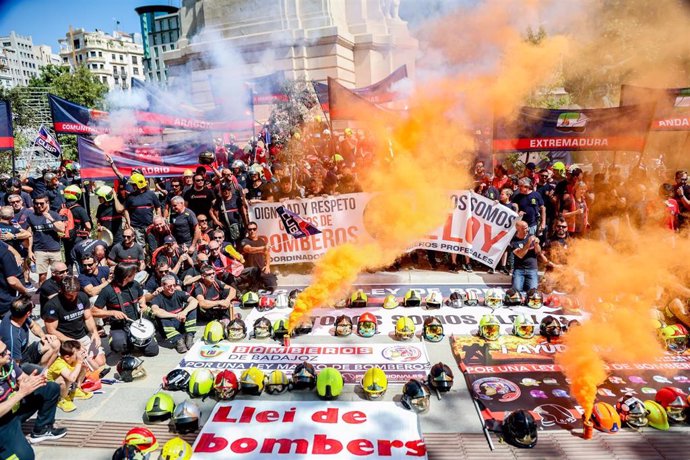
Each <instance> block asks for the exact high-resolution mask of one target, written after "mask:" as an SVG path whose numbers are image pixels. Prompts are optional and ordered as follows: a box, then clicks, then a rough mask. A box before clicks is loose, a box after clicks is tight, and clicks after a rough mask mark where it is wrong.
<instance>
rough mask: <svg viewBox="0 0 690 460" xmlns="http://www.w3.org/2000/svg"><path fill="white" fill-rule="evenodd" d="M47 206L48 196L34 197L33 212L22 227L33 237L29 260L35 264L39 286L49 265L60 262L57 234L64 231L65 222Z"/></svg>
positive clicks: (48, 204)
mask: <svg viewBox="0 0 690 460" xmlns="http://www.w3.org/2000/svg"><path fill="white" fill-rule="evenodd" d="M49 206H50V203H49V200H48V196H46V195H38V196H36V197H35V198H34V212H33V213H31V214H28V215H27V216H26V221H25V222H24V225H23V228H24V229H25V230H29V231H30V232H31V236H32V237H33V240H32V245H31V250H30V251H29V259H31V261H32V262H35V263H36V272H37V273H38V284H39V285H41V284H43V282H44V281H45V280H46V278H47V276H48V268H49V267H50V265H51V264H53V263H55V262H61V261H62V253H61V250H62V244H61V242H60V236H59V235H58V233H62V232H64V231H65V222H63V217H62V216H60V215H59V214H58V213H57V212H55V211H51V210H50V209H49Z"/></svg>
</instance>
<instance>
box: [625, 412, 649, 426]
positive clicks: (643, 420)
mask: <svg viewBox="0 0 690 460" xmlns="http://www.w3.org/2000/svg"><path fill="white" fill-rule="evenodd" d="M625 422H626V423H627V424H628V425H630V426H631V427H633V428H642V427H643V426H647V424H648V423H649V420H648V419H647V411H645V413H644V414H634V413H632V412H631V413H630V414H628V418H627V419H626V420H625Z"/></svg>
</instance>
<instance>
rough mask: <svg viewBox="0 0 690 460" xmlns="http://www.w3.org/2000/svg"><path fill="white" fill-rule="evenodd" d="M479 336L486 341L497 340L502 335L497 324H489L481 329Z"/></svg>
mask: <svg viewBox="0 0 690 460" xmlns="http://www.w3.org/2000/svg"><path fill="white" fill-rule="evenodd" d="M479 335H481V336H482V337H484V338H485V339H486V340H496V339H498V337H499V335H501V328H500V327H499V326H498V325H497V324H487V325H485V326H480V327H479Z"/></svg>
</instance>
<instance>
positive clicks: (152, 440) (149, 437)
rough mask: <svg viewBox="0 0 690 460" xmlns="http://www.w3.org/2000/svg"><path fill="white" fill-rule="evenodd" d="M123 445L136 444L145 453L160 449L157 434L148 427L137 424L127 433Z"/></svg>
mask: <svg viewBox="0 0 690 460" xmlns="http://www.w3.org/2000/svg"><path fill="white" fill-rule="evenodd" d="M122 444H123V445H131V446H136V447H138V448H139V450H141V451H142V452H143V453H145V454H148V453H150V452H153V451H154V450H156V449H158V441H157V440H156V436H155V435H154V434H153V433H152V432H151V430H149V429H148V428H144V427H141V426H137V427H134V428H132V429H131V430H129V431H128V432H127V434H126V435H125V440H124V442H123V443H122Z"/></svg>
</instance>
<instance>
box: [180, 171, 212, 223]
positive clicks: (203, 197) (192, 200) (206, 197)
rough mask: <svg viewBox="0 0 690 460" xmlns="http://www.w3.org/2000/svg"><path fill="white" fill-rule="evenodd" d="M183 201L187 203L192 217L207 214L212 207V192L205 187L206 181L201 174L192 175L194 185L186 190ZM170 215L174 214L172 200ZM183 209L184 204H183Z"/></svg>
mask: <svg viewBox="0 0 690 460" xmlns="http://www.w3.org/2000/svg"><path fill="white" fill-rule="evenodd" d="M183 197H184V201H185V202H186V203H187V207H188V208H189V209H191V210H192V212H193V213H194V216H198V215H199V214H208V213H209V211H210V210H211V206H212V205H213V199H214V198H215V197H214V195H213V190H211V189H210V188H208V187H207V186H206V179H205V177H204V176H202V175H201V174H195V175H194V183H193V185H192V188H190V189H189V190H187V191H186V192H185V193H184V195H183ZM171 208H172V213H171V216H172V215H173V214H174V212H175V211H174V200H171ZM183 209H184V203H183Z"/></svg>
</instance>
